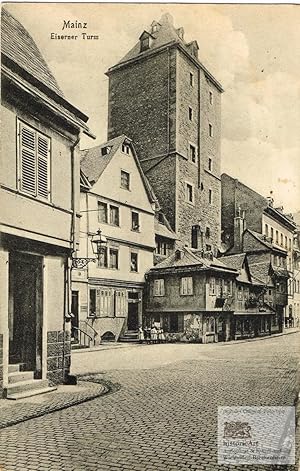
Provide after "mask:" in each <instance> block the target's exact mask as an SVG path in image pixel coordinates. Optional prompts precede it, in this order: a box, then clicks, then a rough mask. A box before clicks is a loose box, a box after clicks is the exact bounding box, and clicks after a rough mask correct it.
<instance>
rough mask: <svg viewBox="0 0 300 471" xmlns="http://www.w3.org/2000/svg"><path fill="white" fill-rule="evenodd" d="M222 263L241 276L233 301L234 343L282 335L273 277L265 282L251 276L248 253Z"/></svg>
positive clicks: (237, 279)
mask: <svg viewBox="0 0 300 471" xmlns="http://www.w3.org/2000/svg"><path fill="white" fill-rule="evenodd" d="M220 260H221V261H222V262H223V263H225V264H226V265H227V266H230V267H233V268H235V269H236V270H237V271H238V272H239V275H238V276H237V278H236V280H235V290H234V292H235V296H234V300H233V306H234V314H233V325H232V331H233V338H234V340H237V339H241V338H251V337H258V336H263V335H271V334H273V333H277V332H279V331H280V318H279V316H278V312H276V291H275V286H274V282H273V280H272V276H271V273H269V274H268V276H267V279H266V281H265V282H263V281H261V280H260V279H259V278H256V277H255V276H254V274H251V271H250V267H249V263H248V257H247V254H246V253H240V254H234V255H227V256H225V257H221V259H220ZM252 267H253V264H252ZM253 273H255V269H253Z"/></svg>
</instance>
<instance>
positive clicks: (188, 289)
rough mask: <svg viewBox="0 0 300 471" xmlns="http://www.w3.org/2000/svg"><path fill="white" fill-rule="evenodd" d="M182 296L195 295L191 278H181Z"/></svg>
mask: <svg viewBox="0 0 300 471" xmlns="http://www.w3.org/2000/svg"><path fill="white" fill-rule="evenodd" d="M180 292H181V294H182V295H185V296H189V295H191V294H193V278H192V277H191V276H187V277H184V278H181V290H180Z"/></svg>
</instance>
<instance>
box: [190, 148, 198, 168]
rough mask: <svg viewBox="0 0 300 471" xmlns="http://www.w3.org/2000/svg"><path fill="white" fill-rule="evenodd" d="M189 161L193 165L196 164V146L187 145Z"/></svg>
mask: <svg viewBox="0 0 300 471" xmlns="http://www.w3.org/2000/svg"><path fill="white" fill-rule="evenodd" d="M189 159H190V160H191V162H193V163H194V164H195V163H196V162H197V149H196V146H194V145H193V144H190V145H189Z"/></svg>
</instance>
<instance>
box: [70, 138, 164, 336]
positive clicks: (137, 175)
mask: <svg viewBox="0 0 300 471" xmlns="http://www.w3.org/2000/svg"><path fill="white" fill-rule="evenodd" d="M81 169H82V172H83V174H84V175H85V177H86V184H85V185H84V184H83V185H82V191H81V223H80V233H81V235H80V251H78V254H77V256H78V257H79V258H80V257H90V258H92V257H93V253H92V248H91V244H90V235H91V234H94V233H96V231H97V230H98V229H99V228H100V230H101V231H102V235H104V236H105V237H106V239H107V246H106V247H105V248H104V250H103V252H102V253H101V254H100V255H99V257H98V260H97V262H96V263H92V262H91V263H89V264H88V265H87V266H86V267H85V268H83V269H73V270H72V299H73V309H72V314H73V316H74V317H73V320H72V323H73V330H74V336H76V335H75V334H76V332H77V333H78V332H79V335H80V333H82V332H84V334H82V339H81V341H82V343H84V344H90V340H91V339H92V343H93V344H95V343H99V342H101V341H103V340H106V339H110V340H112V339H114V340H118V339H119V338H120V336H122V335H124V334H126V333H127V332H128V331H136V330H137V329H138V327H139V325H141V324H142V311H143V288H144V281H145V279H144V274H145V272H146V271H148V270H149V268H150V267H151V266H152V265H153V252H154V250H155V236H154V214H155V208H156V199H155V196H154V194H153V192H152V190H151V187H150V185H149V183H148V181H147V179H146V178H145V176H144V174H143V171H142V169H141V166H140V163H139V160H138V158H137V156H136V153H135V149H134V146H133V144H132V141H131V140H130V139H128V138H127V137H126V136H124V135H121V136H118V137H117V138H115V139H112V140H110V141H108V142H106V143H105V144H102V145H100V146H97V147H94V148H92V149H88V150H84V151H82V158H81ZM74 327H75V329H74ZM78 329H80V330H79V331H78ZM78 340H79V339H78Z"/></svg>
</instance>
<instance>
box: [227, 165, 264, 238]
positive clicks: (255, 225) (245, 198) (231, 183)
mask: <svg viewBox="0 0 300 471" xmlns="http://www.w3.org/2000/svg"><path fill="white" fill-rule="evenodd" d="M221 180H222V229H223V230H224V236H225V234H227V236H228V237H227V240H228V241H229V243H230V245H233V227H234V217H235V216H236V212H237V210H238V208H240V209H241V211H245V221H246V228H247V229H252V230H253V231H257V232H261V231H262V214H263V210H264V209H265V208H266V207H267V205H268V204H267V200H266V198H264V197H263V196H261V195H260V194H259V193H256V191H254V190H252V189H251V188H249V187H247V186H246V185H244V184H243V183H241V182H239V181H238V180H237V179H235V178H232V177H230V176H229V175H227V174H222V177H221Z"/></svg>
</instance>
